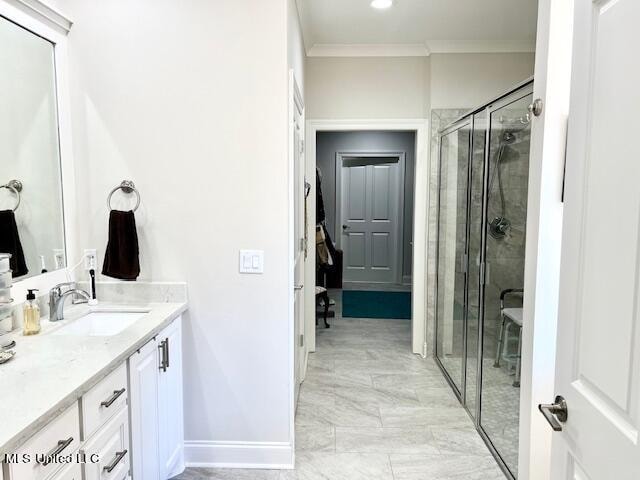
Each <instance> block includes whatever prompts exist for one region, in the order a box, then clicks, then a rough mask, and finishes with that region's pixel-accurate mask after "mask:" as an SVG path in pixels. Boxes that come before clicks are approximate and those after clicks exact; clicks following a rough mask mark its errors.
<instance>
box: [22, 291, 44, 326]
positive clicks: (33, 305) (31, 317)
mask: <svg viewBox="0 0 640 480" xmlns="http://www.w3.org/2000/svg"><path fill="white" fill-rule="evenodd" d="M37 291H38V290H37V289H35V288H32V289H30V290H29V293H27V301H26V302H25V303H24V307H23V313H24V316H23V317H22V334H23V335H36V334H37V333H40V307H38V302H37V301H36V295H35V293H33V292H37Z"/></svg>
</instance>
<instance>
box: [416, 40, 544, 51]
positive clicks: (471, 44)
mask: <svg viewBox="0 0 640 480" xmlns="http://www.w3.org/2000/svg"><path fill="white" fill-rule="evenodd" d="M427 47H428V49H429V51H430V52H431V53H533V52H535V51H536V44H535V42H534V41H531V42H513V41H511V42H510V41H477V40H429V41H428V42H427Z"/></svg>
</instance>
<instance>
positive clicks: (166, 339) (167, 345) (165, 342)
mask: <svg viewBox="0 0 640 480" xmlns="http://www.w3.org/2000/svg"><path fill="white" fill-rule="evenodd" d="M164 344H165V347H164V349H165V351H166V352H167V359H166V365H167V368H169V366H170V365H169V359H170V355H169V338H168V337H167V338H165V339H164Z"/></svg>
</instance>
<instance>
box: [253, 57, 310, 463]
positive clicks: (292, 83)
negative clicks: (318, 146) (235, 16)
mask: <svg viewBox="0 0 640 480" xmlns="http://www.w3.org/2000/svg"><path fill="white" fill-rule="evenodd" d="M298 85H299V83H298V80H297V79H296V74H295V71H294V70H293V69H289V95H288V96H289V99H288V101H289V106H288V109H289V138H288V144H289V145H288V149H289V152H288V154H289V166H288V177H289V179H288V180H289V181H288V189H289V202H288V203H289V222H288V227H289V235H288V237H289V254H288V257H289V272H288V274H289V281H288V282H287V283H288V285H289V301H288V316H289V333H288V337H289V361H290V363H291V365H290V368H289V375H290V376H289V382H290V384H289V385H290V386H289V439H290V441H291V443H290V444H289V448H291V450H292V452H293V447H292V445H295V419H296V403H297V398H296V392H297V390H298V371H299V369H298V364H297V363H296V351H297V350H298V348H299V347H298V339H297V338H296V334H295V332H296V315H295V267H296V265H295V252H296V250H297V248H298V247H297V245H296V242H297V241H298V239H297V238H294V237H295V218H294V216H295V211H296V209H295V201H296V198H295V183H294V182H295V180H296V179H294V175H295V170H296V169H295V165H294V161H295V149H296V148H297V145H294V139H295V131H294V129H295V113H296V110H297V111H298V112H299V114H300V117H301V118H302V125H301V129H302V132H301V135H304V134H305V132H304V130H305V128H304V100H303V98H302V94H301V93H300V87H299V86H298ZM303 142H304V137H303ZM302 160H303V161H304V158H303V159H302ZM305 176H306V168H305ZM301 208H304V204H303V205H302V206H301ZM303 228H304V227H303ZM309 243H311V242H309ZM314 245H315V240H314ZM307 248H308V247H307ZM300 255H303V254H300ZM300 261H301V262H305V265H304V267H305V268H306V261H305V259H304V256H303V258H302V259H301V260H300ZM304 275H305V278H304V283H306V270H304ZM304 283H303V284H304ZM306 290H310V289H309V288H307V289H305V290H304V291H303V293H302V295H301V297H302V302H303V311H302V312H303V315H304V316H305V318H304V330H303V331H302V332H300V333H301V334H302V335H304V338H305V349H304V358H303V359H302V362H303V368H302V371H303V372H306V366H307V361H306V360H307V354H308V352H309V348H308V345H307V342H306V339H307V332H306V329H307V324H308V322H309V321H308V320H307V318H306V315H307V311H308V309H307V308H306V302H307V301H308V296H307V295H306ZM313 304H314V309H315V298H314V299H313ZM314 318H315V310H314ZM301 380H304V374H302V375H301ZM256 458H260V457H256ZM291 462H292V463H293V459H292V460H291ZM275 463H279V462H275ZM272 468H273V467H272Z"/></svg>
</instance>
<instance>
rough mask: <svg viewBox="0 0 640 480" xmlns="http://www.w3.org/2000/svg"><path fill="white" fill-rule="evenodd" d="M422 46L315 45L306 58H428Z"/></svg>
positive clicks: (427, 51)
mask: <svg viewBox="0 0 640 480" xmlns="http://www.w3.org/2000/svg"><path fill="white" fill-rule="evenodd" d="M429 54H430V52H429V49H428V48H427V46H426V45H424V44H386V45H385V44H380V45H376V44H353V45H347V44H315V45H313V46H312V47H311V48H310V49H309V50H308V51H307V56H308V57H428V56H429Z"/></svg>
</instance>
